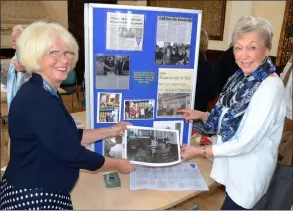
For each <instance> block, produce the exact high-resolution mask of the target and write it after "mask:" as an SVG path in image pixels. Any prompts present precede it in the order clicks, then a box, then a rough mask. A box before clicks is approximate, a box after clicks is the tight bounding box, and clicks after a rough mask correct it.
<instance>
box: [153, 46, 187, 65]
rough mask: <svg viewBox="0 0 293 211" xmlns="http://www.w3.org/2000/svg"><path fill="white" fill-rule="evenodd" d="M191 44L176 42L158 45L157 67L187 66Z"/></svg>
mask: <svg viewBox="0 0 293 211" xmlns="http://www.w3.org/2000/svg"><path fill="white" fill-rule="evenodd" d="M189 55H190V44H189V43H187V44H185V43H176V42H161V41H157V43H156V55H155V60H156V64H157V65H187V64H189Z"/></svg>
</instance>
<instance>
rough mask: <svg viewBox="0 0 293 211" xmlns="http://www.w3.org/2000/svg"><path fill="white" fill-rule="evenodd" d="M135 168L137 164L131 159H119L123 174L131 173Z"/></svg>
mask: <svg viewBox="0 0 293 211" xmlns="http://www.w3.org/2000/svg"><path fill="white" fill-rule="evenodd" d="M134 169H135V165H134V164H131V163H130V161H129V160H126V159H119V165H118V169H117V170H118V172H119V173H121V174H129V173H130V172H132V171H133V170H134Z"/></svg>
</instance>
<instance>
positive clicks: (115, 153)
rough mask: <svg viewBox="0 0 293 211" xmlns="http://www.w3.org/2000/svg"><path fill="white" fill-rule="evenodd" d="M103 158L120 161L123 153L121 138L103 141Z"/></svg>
mask: <svg viewBox="0 0 293 211" xmlns="http://www.w3.org/2000/svg"><path fill="white" fill-rule="evenodd" d="M103 141H104V145H103V146H104V156H106V157H111V158H116V159H121V158H122V157H123V156H122V153H123V138H122V136H116V137H113V138H107V139H104V140H103Z"/></svg>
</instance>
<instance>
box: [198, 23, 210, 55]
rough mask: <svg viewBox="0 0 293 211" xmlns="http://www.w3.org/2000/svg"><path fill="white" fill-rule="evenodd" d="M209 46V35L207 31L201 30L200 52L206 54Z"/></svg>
mask: <svg viewBox="0 0 293 211" xmlns="http://www.w3.org/2000/svg"><path fill="white" fill-rule="evenodd" d="M208 46H209V34H208V32H207V31H206V30H205V29H203V28H202V29H201V30H200V44H199V52H202V53H205V52H207V50H208Z"/></svg>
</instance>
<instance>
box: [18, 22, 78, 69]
mask: <svg viewBox="0 0 293 211" xmlns="http://www.w3.org/2000/svg"><path fill="white" fill-rule="evenodd" d="M58 35H60V37H61V38H62V39H63V41H64V43H65V45H66V46H67V47H68V48H69V49H68V50H70V51H73V52H74V53H75V57H74V59H73V62H72V66H71V69H72V68H74V67H75V65H76V62H77V60H78V50H79V49H78V44H77V42H76V40H75V38H74V37H73V36H72V35H71V33H70V32H68V31H67V30H66V29H65V28H64V27H63V26H61V25H60V24H58V23H48V22H43V21H38V22H34V23H32V24H31V25H29V26H28V27H27V28H25V29H24V31H23V32H22V33H21V35H20V37H19V39H18V40H17V49H18V52H19V61H20V63H21V64H22V65H23V66H24V67H25V69H26V71H27V72H30V73H31V72H41V71H42V70H41V60H42V57H43V56H44V55H45V54H46V53H47V52H48V50H49V48H50V47H51V46H52V45H53V44H54V43H55V41H56V36H58Z"/></svg>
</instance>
